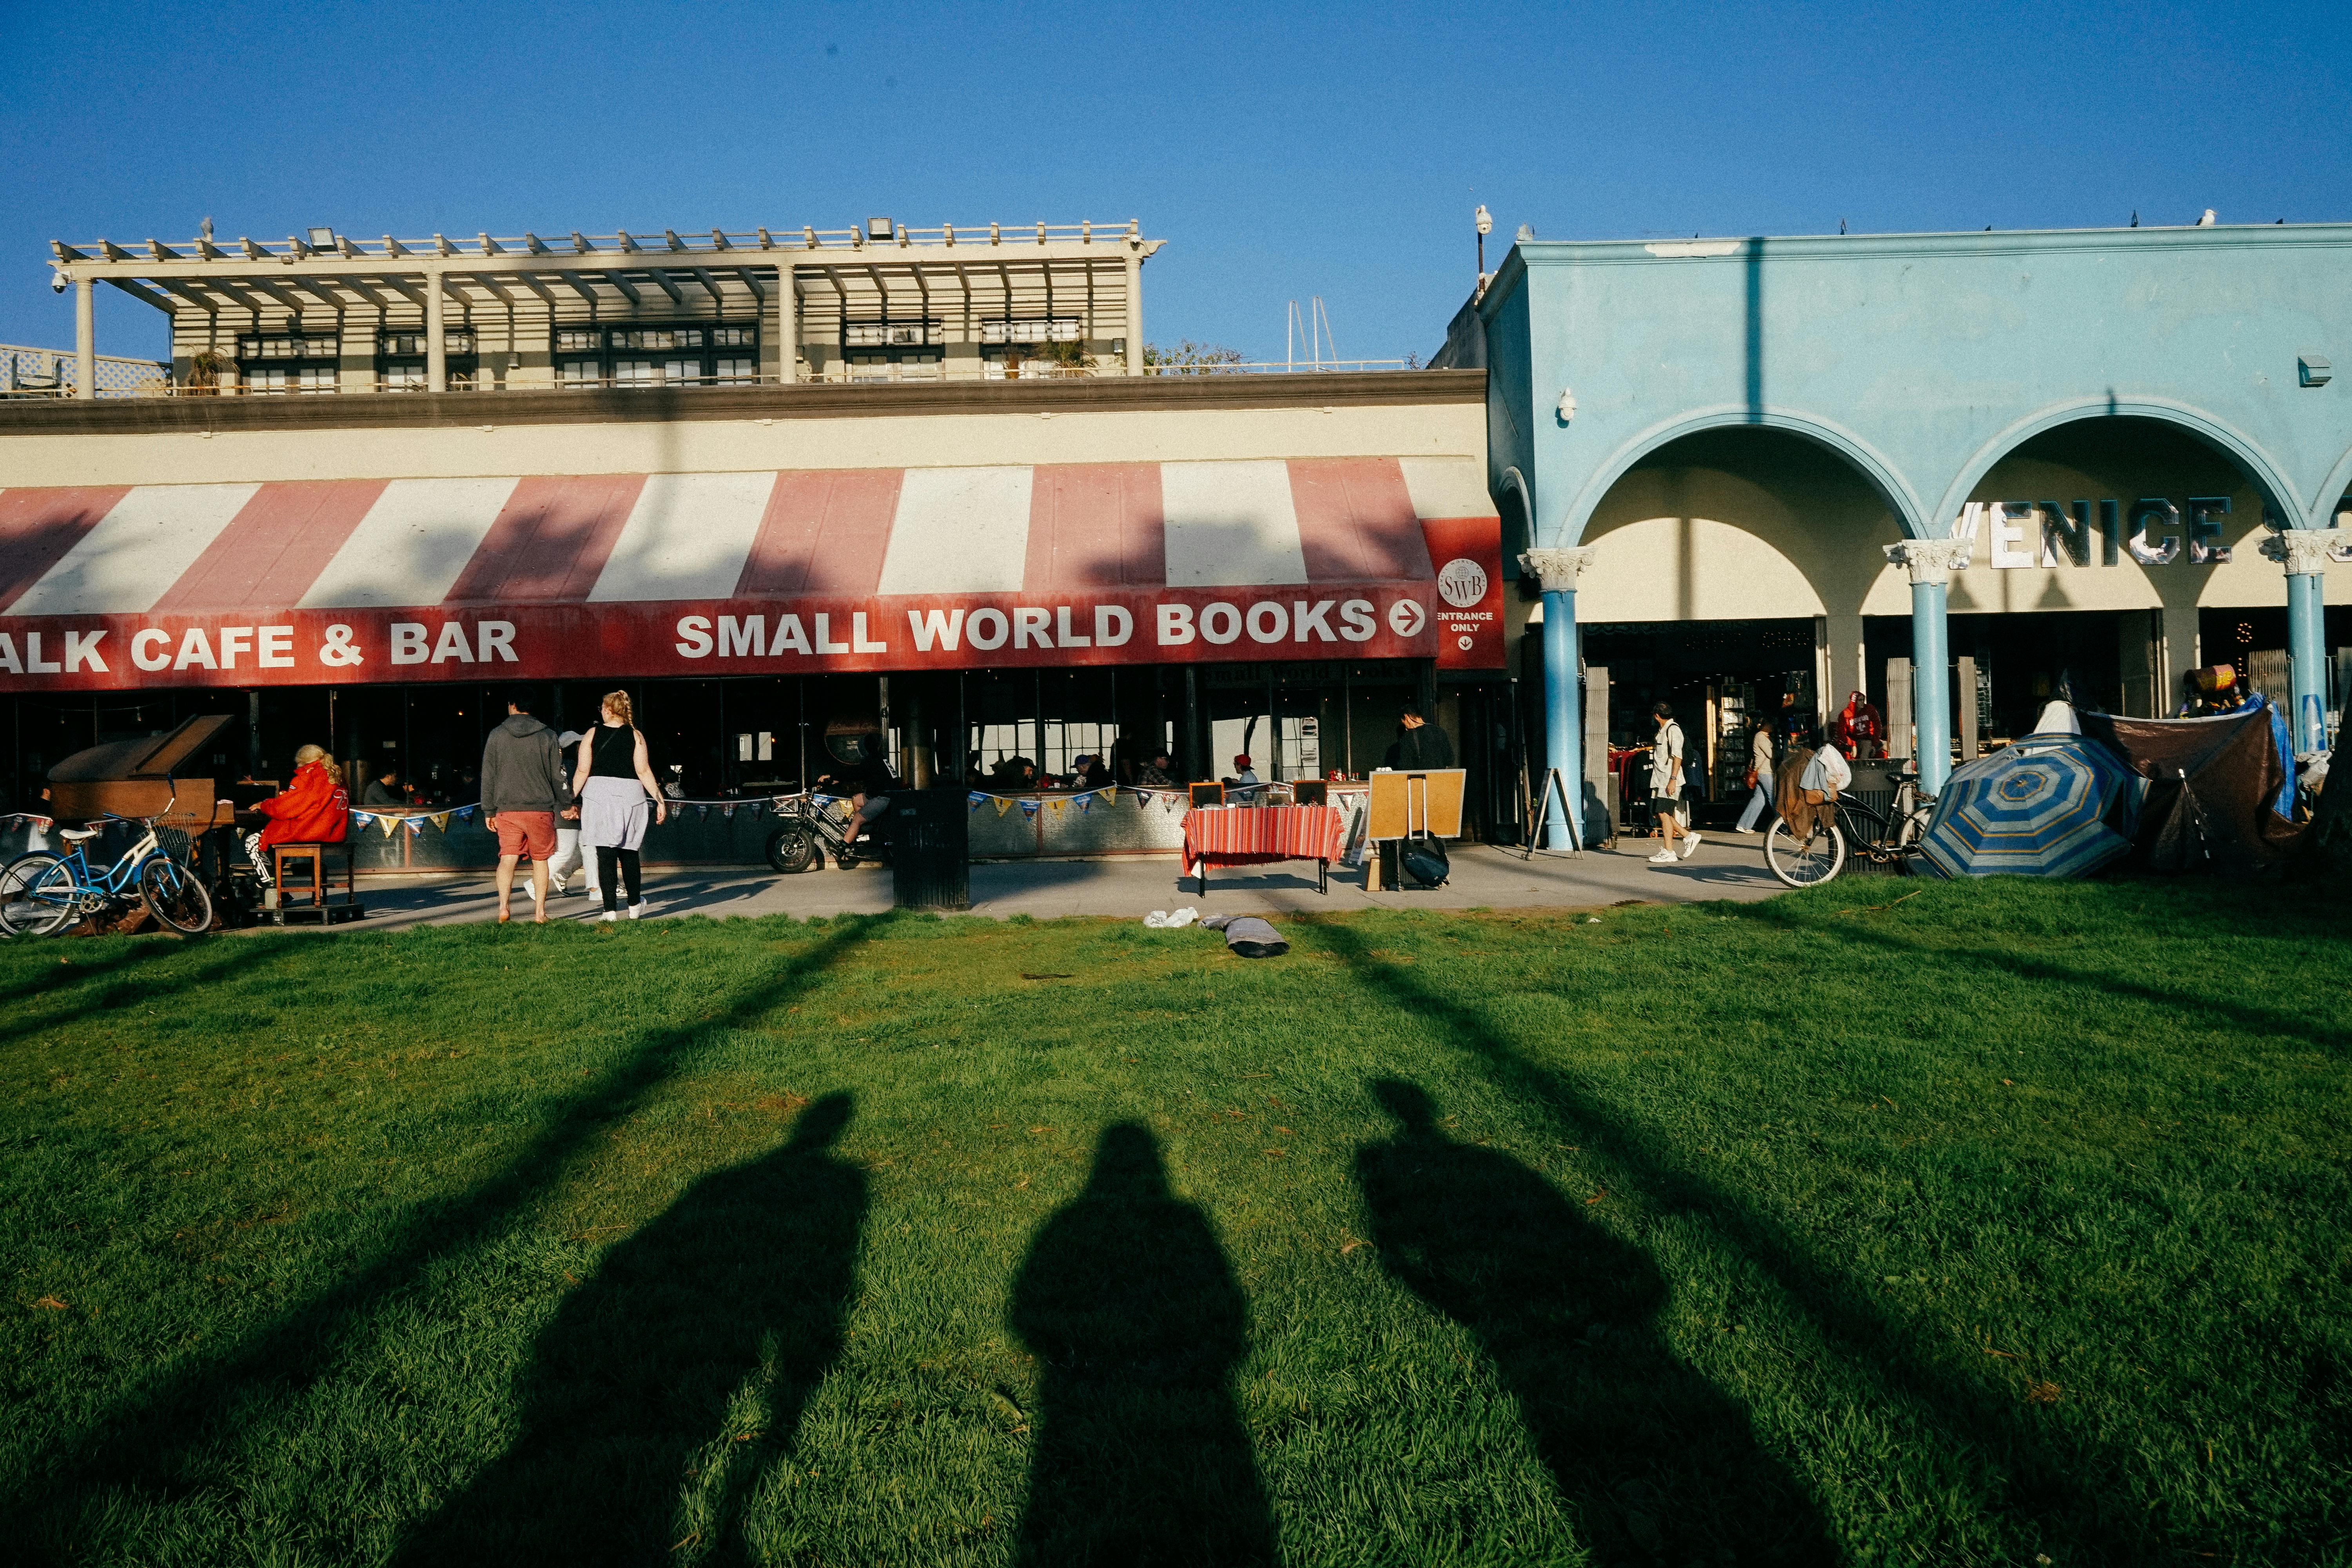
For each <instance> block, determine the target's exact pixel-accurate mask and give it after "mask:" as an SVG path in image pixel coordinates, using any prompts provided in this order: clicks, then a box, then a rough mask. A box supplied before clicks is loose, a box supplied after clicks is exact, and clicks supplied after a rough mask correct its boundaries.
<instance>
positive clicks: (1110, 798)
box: [1102, 784, 1118, 805]
mask: <svg viewBox="0 0 2352 1568" xmlns="http://www.w3.org/2000/svg"><path fill="white" fill-rule="evenodd" d="M1102 797H1103V804H1104V805H1118V785H1117V784H1105V785H1103V788H1102Z"/></svg>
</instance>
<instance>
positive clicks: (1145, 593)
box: [0, 458, 1501, 690]
mask: <svg viewBox="0 0 2352 1568" xmlns="http://www.w3.org/2000/svg"><path fill="white" fill-rule="evenodd" d="M1485 481H1486V476H1485V473H1484V471H1483V468H1482V466H1481V465H1480V464H1479V463H1478V462H1477V461H1476V460H1475V459H1471V458H1294V459H1290V460H1287V461H1285V460H1279V459H1276V460H1267V461H1213V462H1171V463H1108V464H1068V465H1050V466H1037V467H989V468H844V469H807V470H788V471H783V472H776V471H772V470H771V471H766V472H752V473H692V474H605V475H585V476H583V475H560V476H536V477H526V478H486V479H329V480H315V481H312V480H299V481H283V482H271V483H264V484H201V485H142V486H134V487H122V486H111V487H86V488H58V489H6V490H0V689H15V690H27V689H89V688H121V687H140V686H170V685H221V686H253V685H268V684H308V683H312V682H319V681H346V682H347V681H368V680H434V679H550V678H560V677H568V676H580V677H583V678H585V677H596V676H604V675H615V676H653V675H721V674H739V675H740V674H773V673H791V672H794V671H799V670H817V669H910V668H970V667H975V666H993V665H1034V664H1109V663H1139V662H1189V661H1192V660H1206V659H1265V658H1396V657H1419V658H1431V657H1437V658H1442V659H1443V660H1444V662H1445V663H1446V664H1449V665H1467V666H1489V665H1494V664H1498V663H1499V662H1500V658H1501V635H1500V634H1501V615H1500V608H1501V584H1500V577H1501V570H1500V561H1499V533H1498V523H1497V521H1496V518H1495V511H1494V507H1493V505H1492V504H1491V502H1490V501H1489V500H1488V499H1487V496H1486V482H1485ZM1474 590H1475V591H1474ZM1490 601H1491V603H1490Z"/></svg>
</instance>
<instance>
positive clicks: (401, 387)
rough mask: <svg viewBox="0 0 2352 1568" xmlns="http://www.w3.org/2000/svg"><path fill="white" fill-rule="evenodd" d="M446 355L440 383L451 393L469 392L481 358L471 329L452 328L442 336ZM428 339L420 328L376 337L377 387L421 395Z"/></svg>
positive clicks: (399, 330) (380, 333)
mask: <svg viewBox="0 0 2352 1568" xmlns="http://www.w3.org/2000/svg"><path fill="white" fill-rule="evenodd" d="M441 341H442V344H443V350H444V353H445V355H446V361H445V367H444V371H443V383H444V384H445V385H446V387H447V389H448V390H449V391H451V392H470V391H471V390H473V388H474V386H475V384H477V380H478V370H479V365H480V357H479V354H478V342H477V340H476V338H475V335H474V329H473V328H471V327H451V328H448V329H447V330H446V331H444V332H443V333H442V334H441ZM430 343H431V339H430V338H429V337H427V336H426V334H425V331H424V329H422V328H401V329H398V330H395V331H383V332H378V333H377V334H376V337H375V353H376V358H375V376H376V387H377V389H378V390H379V391H383V392H423V391H424V390H425V386H426V380H425V369H426V361H425V351H426V349H427V348H428V347H429V346H430Z"/></svg>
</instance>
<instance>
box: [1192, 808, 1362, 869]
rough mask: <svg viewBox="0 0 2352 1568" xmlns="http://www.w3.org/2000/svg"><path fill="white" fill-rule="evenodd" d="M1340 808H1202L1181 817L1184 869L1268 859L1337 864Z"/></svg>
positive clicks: (1253, 864) (1238, 864) (1261, 861)
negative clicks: (1206, 864) (1203, 865)
mask: <svg viewBox="0 0 2352 1568" xmlns="http://www.w3.org/2000/svg"><path fill="white" fill-rule="evenodd" d="M1339 826H1340V818H1339V808H1338V807H1337V806H1330V805H1203V806H1195V807H1194V808H1193V809H1192V810H1191V811H1189V812H1187V813H1186V814H1185V816H1184V869H1183V874H1184V875H1185V876H1187V877H1190V876H1192V875H1194V874H1195V873H1196V872H1197V871H1198V870H1199V868H1200V867H1201V865H1202V862H1203V861H1205V862H1207V863H1208V864H1210V865H1212V866H1255V865H1260V864H1263V863H1264V862H1265V861H1268V860H1337V859H1338V858H1339V847H1340V846H1339Z"/></svg>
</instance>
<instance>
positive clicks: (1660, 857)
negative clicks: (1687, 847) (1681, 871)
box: [1650, 849, 1682, 866]
mask: <svg viewBox="0 0 2352 1568" xmlns="http://www.w3.org/2000/svg"><path fill="white" fill-rule="evenodd" d="M1681 858H1682V857H1681V856H1679V855H1677V854H1675V852H1674V851H1673V850H1671V849H1661V850H1659V851H1658V852H1657V853H1656V854H1655V855H1653V856H1651V857H1650V864H1651V865H1653V866H1671V865H1673V864H1674V863H1675V861H1677V860H1679V859H1681Z"/></svg>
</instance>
